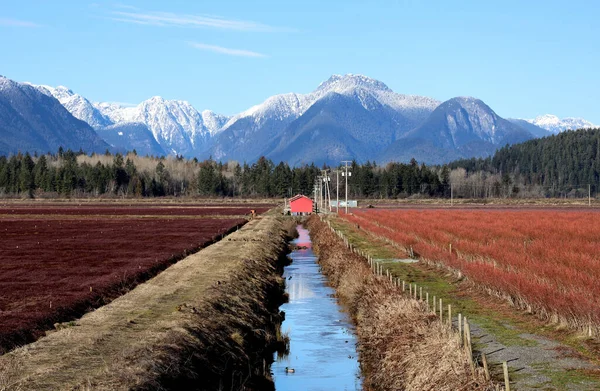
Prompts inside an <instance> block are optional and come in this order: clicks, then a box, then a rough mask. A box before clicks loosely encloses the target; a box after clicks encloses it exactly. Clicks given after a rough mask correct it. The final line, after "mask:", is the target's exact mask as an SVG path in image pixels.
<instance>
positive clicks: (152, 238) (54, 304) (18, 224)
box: [0, 204, 268, 353]
mask: <svg viewBox="0 0 600 391" xmlns="http://www.w3.org/2000/svg"><path fill="white" fill-rule="evenodd" d="M250 209H256V210H257V211H258V212H263V211H265V210H267V209H268V208H267V207H266V206H264V205H263V206H262V207H257V206H248V205H243V206H229V205H228V206H227V207H223V208H218V207H215V206H212V207H206V206H202V207H195V206H191V207H187V206H185V207H183V206H177V207H172V206H168V207H166V206H165V207H161V206H158V205H153V206H141V207H131V206H126V205H123V206H115V205H110V206H106V205H102V206H100V205H85V206H82V207H79V206H65V205H60V206H59V205H56V206H54V205H47V204H45V205H39V206H27V205H19V206H15V205H10V206H8V207H3V208H0V254H1V255H0V353H2V352H5V351H7V350H10V349H12V348H14V347H15V346H17V345H19V344H23V343H26V342H30V341H32V340H34V339H36V338H38V337H39V336H40V335H42V334H43V333H44V331H45V330H48V329H50V328H52V326H53V324H54V323H56V322H64V321H68V320H71V319H74V318H76V317H78V316H81V315H82V314H83V313H85V312H86V311H89V310H91V309H94V308H97V307H99V306H101V305H103V304H105V303H107V302H109V301H111V300H112V299H114V298H115V297H118V296H119V295H121V294H123V293H124V292H126V291H128V290H130V289H131V288H133V287H134V286H135V285H137V284H139V283H140V282H143V281H145V280H147V279H148V278H150V277H152V276H154V275H156V274H157V273H158V272H160V271H161V270H163V269H165V268H166V267H168V266H169V265H171V264H172V263H174V262H176V261H177V260H179V259H181V258H183V257H184V256H185V255H187V254H189V253H192V252H195V251H197V250H198V249H200V248H202V247H204V246H206V245H207V244H210V243H212V242H213V241H215V240H218V239H219V238H220V237H221V235H222V234H225V233H227V232H229V231H230V230H231V229H232V228H235V227H236V226H240V225H242V224H244V223H245V221H246V220H245V219H244V218H242V216H243V215H246V214H248V213H249V211H250Z"/></svg>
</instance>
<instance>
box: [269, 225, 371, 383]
mask: <svg viewBox="0 0 600 391" xmlns="http://www.w3.org/2000/svg"><path fill="white" fill-rule="evenodd" d="M298 233H299V237H298V238H297V239H296V240H294V242H293V244H294V245H296V246H297V248H298V249H296V250H294V251H293V252H292V253H291V254H290V257H291V259H292V263H291V264H290V265H289V266H287V267H286V268H285V270H284V274H283V276H284V277H285V278H286V291H287V293H288V294H289V302H288V303H286V304H284V305H282V306H281V308H280V309H281V311H285V321H284V322H283V324H282V325H281V330H282V332H284V333H287V334H288V336H289V338H290V346H289V354H287V355H285V356H280V357H276V359H275V362H274V363H273V366H272V371H273V379H274V381H275V389H276V390H277V391H300V390H302V391H318V390H327V391H335V390H340V391H342V390H343V391H354V390H361V389H362V388H361V379H360V370H359V364H358V359H357V353H356V338H355V336H354V328H353V325H352V324H351V322H350V319H349V317H348V315H347V314H346V313H345V312H343V310H342V308H341V307H340V306H339V305H338V303H337V301H336V299H335V297H334V291H333V289H332V288H331V287H329V286H328V285H327V279H326V278H325V276H324V275H323V274H322V273H321V271H320V269H319V265H318V264H317V257H316V255H315V254H314V253H313V251H312V244H311V241H310V236H309V233H308V231H307V230H306V229H305V228H303V227H302V226H298ZM286 368H287V370H286Z"/></svg>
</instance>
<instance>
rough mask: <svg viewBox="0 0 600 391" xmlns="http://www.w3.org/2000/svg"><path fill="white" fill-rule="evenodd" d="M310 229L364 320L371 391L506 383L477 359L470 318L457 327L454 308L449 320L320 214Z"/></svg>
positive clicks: (332, 276)
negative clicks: (492, 378) (495, 379)
mask: <svg viewBox="0 0 600 391" xmlns="http://www.w3.org/2000/svg"><path fill="white" fill-rule="evenodd" d="M307 227H308V228H309V230H310V232H311V237H312V239H313V246H314V249H315V251H316V253H317V254H318V255H319V262H320V265H321V267H322V270H323V272H324V274H325V275H326V276H327V277H328V279H329V281H330V283H331V285H332V286H333V287H334V288H335V289H336V293H337V296H338V298H339V299H340V301H341V302H342V303H344V305H345V306H346V307H347V308H348V310H349V312H350V315H351V316H352V319H353V320H354V322H355V324H356V333H357V338H358V352H359V357H360V364H361V369H362V375H363V386H364V388H365V389H366V390H390V391H391V390H433V389H435V390H499V389H500V385H499V384H497V383H495V382H494V381H493V380H491V379H490V376H489V371H488V370H487V366H486V362H485V358H483V360H482V362H481V365H478V363H477V362H476V361H475V360H474V359H473V354H472V345H471V341H470V338H469V336H470V333H469V332H468V331H469V325H468V322H464V321H463V320H462V319H461V321H460V322H458V323H457V324H456V326H453V324H452V322H448V319H452V315H451V314H450V315H449V316H447V317H446V318H445V317H444V311H443V310H441V312H440V313H439V314H438V312H437V311H432V309H431V307H430V306H429V305H428V304H429V303H426V302H425V300H421V299H423V298H424V297H423V296H422V294H423V293H422V290H421V291H419V293H420V296H419V294H417V292H418V290H417V289H414V288H413V287H411V288H410V294H408V292H406V288H407V287H406V286H404V287H402V286H400V284H399V282H398V281H395V280H394V279H393V278H392V277H390V276H389V275H388V274H387V273H385V272H384V271H383V269H381V268H380V267H379V266H378V265H377V264H376V263H375V262H373V260H372V259H370V257H369V256H367V255H366V254H364V253H362V252H361V251H360V250H357V249H356V248H354V247H353V246H352V244H351V243H350V242H349V241H348V240H347V238H345V237H344V236H343V235H342V234H341V232H337V231H335V230H333V228H331V225H330V224H329V223H328V222H326V221H323V220H322V219H321V218H320V217H316V216H313V217H311V218H310V219H309V220H308V222H307ZM403 288H404V289H403ZM432 299H433V298H432ZM440 303H441V302H440ZM441 308H443V307H441ZM440 314H441V316H440ZM463 325H464V327H463ZM507 386H508V387H510V383H507ZM508 387H507V388H506V389H509V388H508Z"/></svg>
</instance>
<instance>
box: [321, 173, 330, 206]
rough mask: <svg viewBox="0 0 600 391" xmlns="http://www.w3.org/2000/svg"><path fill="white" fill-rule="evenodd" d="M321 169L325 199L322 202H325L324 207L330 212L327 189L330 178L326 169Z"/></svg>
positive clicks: (328, 191)
mask: <svg viewBox="0 0 600 391" xmlns="http://www.w3.org/2000/svg"><path fill="white" fill-rule="evenodd" d="M322 171H323V182H325V200H324V202H325V203H326V208H327V209H329V212H331V191H330V189H329V182H330V181H331V178H330V177H329V175H328V174H327V170H322Z"/></svg>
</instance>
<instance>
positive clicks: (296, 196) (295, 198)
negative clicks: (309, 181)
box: [290, 194, 310, 202]
mask: <svg viewBox="0 0 600 391" xmlns="http://www.w3.org/2000/svg"><path fill="white" fill-rule="evenodd" d="M300 198H308V197H307V196H305V195H302V194H297V195H295V196H293V197H292V198H290V202H293V201H296V200H299V199H300ZM308 199H309V200H310V198H308Z"/></svg>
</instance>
